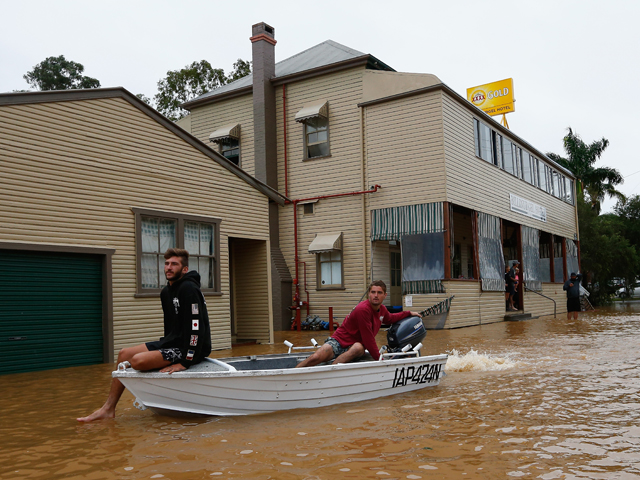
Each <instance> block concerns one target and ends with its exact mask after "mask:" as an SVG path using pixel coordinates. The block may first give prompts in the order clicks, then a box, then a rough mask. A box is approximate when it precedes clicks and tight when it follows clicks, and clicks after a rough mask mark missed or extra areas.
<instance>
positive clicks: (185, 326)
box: [160, 270, 211, 368]
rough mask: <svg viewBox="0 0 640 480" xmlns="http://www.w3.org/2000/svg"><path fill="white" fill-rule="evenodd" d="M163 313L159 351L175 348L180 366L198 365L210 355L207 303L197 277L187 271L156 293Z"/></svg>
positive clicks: (197, 274)
mask: <svg viewBox="0 0 640 480" xmlns="http://www.w3.org/2000/svg"><path fill="white" fill-rule="evenodd" d="M160 300H161V302H162V311H163V312H164V337H162V338H161V339H160V348H179V349H180V352H181V353H182V360H180V361H179V362H177V363H180V365H182V366H183V367H186V368H189V367H190V366H191V365H195V364H196V363H199V362H201V361H202V360H203V359H204V358H205V357H207V356H208V355H209V354H210V353H211V332H210V331H209V316H208V314H207V304H206V302H205V300H204V296H203V295H202V292H201V291H200V274H199V273H198V272H196V271H195V270H193V271H189V272H187V273H186V274H185V275H184V276H183V277H182V278H181V279H180V280H178V281H176V282H173V285H167V286H165V287H164V288H163V289H162V292H161V293H160Z"/></svg>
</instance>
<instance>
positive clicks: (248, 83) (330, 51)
mask: <svg viewBox="0 0 640 480" xmlns="http://www.w3.org/2000/svg"><path fill="white" fill-rule="evenodd" d="M354 62H355V63H356V64H360V63H362V64H366V65H367V66H369V68H374V69H378V70H388V71H392V72H393V71H395V70H394V69H393V68H391V67H390V66H388V65H386V64H385V63H383V62H381V61H380V60H378V59H377V58H375V57H374V56H373V55H369V54H367V53H362V52H359V51H358V50H354V49H353V48H349V47H347V46H345V45H341V44H339V43H338V42H334V41H333V40H326V41H324V42H322V43H320V44H318V45H316V46H314V47H311V48H308V49H307V50H303V51H302V52H300V53H297V54H295V55H294V56H292V57H289V58H287V59H285V60H282V61H281V62H278V63H276V74H275V77H274V78H273V79H271V81H272V82H274V81H276V82H277V81H278V80H282V79H284V78H286V77H291V76H294V75H298V74H301V73H303V72H310V71H313V70H316V69H320V70H321V71H322V70H324V68H326V67H331V66H335V67H339V66H341V65H344V67H345V68H347V67H349V66H351V65H352V63H354ZM252 87H253V74H249V75H247V76H246V77H242V78H239V79H238V80H236V81H235V82H231V83H228V84H226V85H223V86H221V87H219V88H216V89H215V90H211V91H210V92H207V93H205V94H203V95H200V96H199V97H196V98H194V99H193V100H189V101H188V102H185V103H183V104H182V105H181V106H182V107H183V108H187V109H189V108H191V107H192V106H195V105H199V104H202V103H207V101H209V100H212V99H214V98H217V97H221V96H224V97H227V96H228V95H231V94H234V93H235V94H241V93H249V92H250V91H251V89H252Z"/></svg>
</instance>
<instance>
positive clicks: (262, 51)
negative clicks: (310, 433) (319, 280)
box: [250, 22, 293, 330]
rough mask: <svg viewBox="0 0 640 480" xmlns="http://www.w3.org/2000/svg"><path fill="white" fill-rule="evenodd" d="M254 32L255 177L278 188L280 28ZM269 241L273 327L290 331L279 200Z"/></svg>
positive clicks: (288, 279)
mask: <svg viewBox="0 0 640 480" xmlns="http://www.w3.org/2000/svg"><path fill="white" fill-rule="evenodd" d="M251 33H252V36H251V39H250V40H251V51H252V55H253V139H254V161H255V168H256V170H255V176H256V178H257V179H258V180H262V181H263V182H264V183H266V184H267V185H269V186H270V187H272V188H275V189H276V190H277V189H278V169H277V161H278V156H277V143H276V140H277V137H276V93H275V89H274V88H273V85H272V84H271V79H272V78H273V77H275V75H276V57H275V46H276V39H275V34H276V31H275V29H274V28H273V27H272V26H270V25H267V24H266V23H264V22H262V23H256V24H255V25H253V27H252V32H251ZM269 242H270V244H271V252H270V254H271V287H272V289H271V305H272V308H273V328H274V330H288V329H289V327H290V320H291V311H290V310H289V305H291V295H292V286H293V279H292V277H291V272H290V271H289V268H288V267H287V262H286V261H285V258H284V255H283V254H282V250H280V222H279V211H278V204H277V203H275V202H270V203H269Z"/></svg>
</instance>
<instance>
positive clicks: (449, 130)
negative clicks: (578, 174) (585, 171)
mask: <svg viewBox="0 0 640 480" xmlns="http://www.w3.org/2000/svg"><path fill="white" fill-rule="evenodd" d="M442 104H443V112H444V119H445V121H444V145H445V158H446V189H447V200H448V201H449V202H452V203H454V204H457V205H462V206H464V207H467V208H471V209H473V210H477V211H481V212H484V213H488V214H491V215H495V216H497V217H500V218H502V219H505V220H509V221H512V222H515V223H519V224H522V225H527V226H530V227H533V228H537V229H539V230H541V231H545V232H549V233H552V234H554V235H561V236H563V237H567V238H573V236H574V233H575V232H576V231H577V226H576V216H575V207H574V206H573V205H569V204H568V203H566V202H564V201H563V200H560V199H559V198H556V197H554V196H553V195H550V194H548V193H547V192H545V191H543V190H540V189H539V188H537V187H535V186H533V185H531V184H529V183H527V182H525V181H524V180H522V179H519V178H517V177H515V176H514V175H511V174H510V173H508V172H506V171H504V170H502V169H500V168H498V167H497V166H495V165H493V164H490V163H488V162H486V161H485V160H483V159H481V158H478V157H476V155H475V144H474V133H473V118H474V117H473V115H472V113H471V112H470V111H469V110H468V109H466V108H464V107H463V106H462V105H460V104H459V103H457V102H456V101H455V100H453V99H452V98H451V97H449V96H448V95H447V94H444V93H443V94H442ZM476 118H480V117H479V116H478V117H476ZM483 121H484V120H483ZM485 123H488V122H486V121H485ZM510 140H511V141H512V142H513V143H516V144H517V142H514V140H513V139H510ZM519 146H520V147H521V148H522V145H519ZM523 150H524V148H523ZM510 193H513V194H515V195H518V196H519V197H522V198H525V199H527V200H530V201H532V202H534V203H536V204H538V205H542V206H543V207H545V208H546V209H547V221H546V222H542V221H540V220H536V219H533V218H531V217H528V216H525V215H522V214H520V213H517V212H513V211H512V210H511V203H510V197H509V194H510Z"/></svg>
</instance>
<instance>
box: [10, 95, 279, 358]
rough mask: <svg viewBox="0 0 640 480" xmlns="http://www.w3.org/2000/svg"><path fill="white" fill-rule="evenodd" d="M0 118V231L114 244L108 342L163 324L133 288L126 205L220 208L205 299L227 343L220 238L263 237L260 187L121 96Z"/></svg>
mask: <svg viewBox="0 0 640 480" xmlns="http://www.w3.org/2000/svg"><path fill="white" fill-rule="evenodd" d="M0 126H1V128H0V144H1V145H2V151H1V156H2V161H1V162H0V182H1V184H2V194H1V195H0V240H1V241H8V242H27V243H43V244H60V245H75V246H84V247H101V248H113V249H115V254H114V255H113V283H112V287H113V327H114V328H113V329H114V350H115V352H117V351H118V350H119V349H120V348H123V347H126V346H131V345H135V344H139V343H141V342H144V341H149V340H153V339H155V338H158V337H160V336H161V335H162V333H163V331H162V330H163V327H162V310H161V308H160V301H159V297H155V298H136V297H135V296H134V295H135V293H136V273H135V272H136V250H135V222H134V214H133V212H132V211H131V208H132V207H139V208H145V209H150V210H161V211H170V212H178V213H182V214H191V215H202V216H206V217H216V218H221V219H222V222H221V224H220V259H219V262H220V265H221V289H222V293H223V294H222V295H221V296H208V297H207V306H208V310H209V316H210V320H211V333H212V342H213V347H214V348H216V349H221V348H228V347H230V345H231V334H230V326H229V272H228V265H229V259H228V241H227V238H228V237H229V236H243V237H247V238H254V239H260V240H266V239H267V238H268V217H267V199H266V197H264V195H262V194H261V193H259V192H258V191H257V190H255V189H254V188H253V187H251V186H250V185H248V184H247V183H245V182H244V181H242V180H241V179H239V178H238V177H237V176H235V175H234V174H232V173H231V172H229V171H227V170H226V169H224V168H223V167H221V166H220V165H218V164H217V163H215V162H214V161H213V160H212V159H210V158H209V157H207V156H206V155H204V154H202V153H201V152H199V151H198V150H196V149H195V148H194V147H193V146H191V145H189V144H187V143H186V142H185V141H184V140H182V139H180V138H179V137H177V136H176V135H175V134H173V133H172V132H171V131H169V130H167V129H166V128H164V127H163V126H162V125H160V124H158V123H156V122H155V121H154V120H153V119H151V118H150V117H148V116H146V115H145V114H144V113H142V112H141V111H140V110H138V109H137V108H135V107H133V106H132V105H131V104H129V103H128V102H127V101H125V100H124V99H120V98H113V99H101V100H82V101H66V102H53V103H42V104H30V105H18V106H2V107H0ZM263 308H265V309H268V306H267V305H264V306H263Z"/></svg>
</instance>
